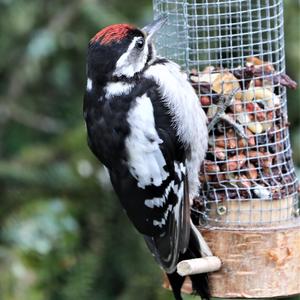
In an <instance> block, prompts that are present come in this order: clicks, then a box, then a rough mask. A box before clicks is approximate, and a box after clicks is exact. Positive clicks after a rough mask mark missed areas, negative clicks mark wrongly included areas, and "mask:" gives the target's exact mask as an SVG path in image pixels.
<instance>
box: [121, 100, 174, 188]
mask: <svg viewBox="0 0 300 300" xmlns="http://www.w3.org/2000/svg"><path fill="white" fill-rule="evenodd" d="M128 122H129V126H130V135H129V136H128V137H127V139H126V141H125V145H126V149H127V153H128V165H129V171H130V173H131V175H132V176H133V177H134V178H135V179H136V180H137V181H138V187H140V188H145V187H146V186H148V185H151V184H153V185H155V186H159V185H161V184H162V182H163V181H164V180H165V179H166V178H167V177H168V175H169V174H168V173H167V172H166V171H165V170H164V166H165V165H166V161H165V158H164V156H163V154H162V152H161V150H160V148H159V144H161V143H162V142H163V141H162V140H161V139H160V138H159V136H158V133H157V131H156V129H155V122H154V115H153V107H152V103H151V100H150V99H149V97H147V96H146V95H144V96H142V97H137V98H136V105H135V106H134V107H133V108H132V109H131V110H130V111H129V113H128Z"/></svg>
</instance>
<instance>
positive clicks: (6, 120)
mask: <svg viewBox="0 0 300 300" xmlns="http://www.w3.org/2000/svg"><path fill="white" fill-rule="evenodd" d="M284 3H285V14H286V20H287V21H286V24H285V32H286V54H287V73H288V74H289V75H290V76H291V77H292V78H294V79H296V80H297V81H298V82H300V51H299V49H300V44H299V41H300V36H299V28H300V26H299V25H300V24H299V18H300V4H299V1H294V0H285V1H284ZM151 5H152V3H151V1H150V0H139V1H136V0H127V1H121V0H110V1H104V0H102V1H101V0H98V1H97V0H73V1H69V0H61V1H46V0H0V33H1V34H0V57H1V59H0V91H1V92H0V299H3V300H85V299H89V300H96V299H101V300H136V299H143V300H150V299H151V300H163V299H164V300H167V299H172V297H171V294H170V293H169V292H168V291H165V290H163V289H161V288H160V286H161V272H160V270H159V269H158V267H157V266H156V264H155V263H154V262H153V259H152V257H151V255H150V254H149V253H148V251H147V250H146V248H145V245H144V242H143V240H142V239H141V238H140V237H139V236H138V234H137V232H136V231H135V230H134V229H133V228H132V226H131V225H130V224H129V221H128V220H127V218H126V217H125V216H124V214H123V212H122V210H121V208H120V205H119V203H118V201H117V199H116V197H115V196H114V194H113V193H112V190H111V187H110V185H109V183H108V178H107V174H106V173H105V171H104V170H103V168H102V167H101V166H100V165H99V163H98V162H97V161H96V160H95V159H94V157H93V156H92V154H91V153H90V152H89V150H88V148H87V145H86V137H85V128H84V124H83V120H82V96H83V91H84V89H85V84H86V78H85V52H86V46H87V43H88V40H89V38H90V37H91V36H92V35H94V34H95V32H97V31H98V30H99V28H102V27H103V26H105V25H108V24H110V23H115V22H118V23H120V22H130V23H136V24H138V25H143V24H145V23H147V22H148V21H150V19H151V17H152V6H151ZM299 96H300V95H299V90H298V91H293V92H292V91H289V119H290V121H291V135H292V144H293V149H294V161H295V163H296V164H297V166H298V168H299V166H300V112H299V111H300V97H299Z"/></svg>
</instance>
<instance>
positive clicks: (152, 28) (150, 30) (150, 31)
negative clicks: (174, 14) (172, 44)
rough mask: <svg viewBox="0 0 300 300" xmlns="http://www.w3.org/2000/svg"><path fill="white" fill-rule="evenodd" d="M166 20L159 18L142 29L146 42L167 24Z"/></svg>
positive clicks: (165, 18)
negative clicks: (145, 35)
mask: <svg viewBox="0 0 300 300" xmlns="http://www.w3.org/2000/svg"><path fill="white" fill-rule="evenodd" d="M167 19H168V18H167V17H161V18H159V19H157V20H155V21H153V22H152V23H150V24H149V25H147V26H145V27H144V28H143V29H142V30H143V31H144V32H145V33H146V34H147V39H148V40H151V39H152V37H153V35H154V34H155V33H156V32H157V31H158V30H159V29H160V28H161V27H162V26H163V25H164V24H165V23H166V22H167Z"/></svg>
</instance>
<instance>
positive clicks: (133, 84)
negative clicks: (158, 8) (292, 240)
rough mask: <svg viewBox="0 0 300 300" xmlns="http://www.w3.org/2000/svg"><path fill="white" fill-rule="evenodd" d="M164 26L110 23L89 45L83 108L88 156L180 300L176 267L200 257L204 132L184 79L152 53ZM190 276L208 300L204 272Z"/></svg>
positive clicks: (204, 123) (195, 101)
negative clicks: (197, 207)
mask: <svg viewBox="0 0 300 300" xmlns="http://www.w3.org/2000/svg"><path fill="white" fill-rule="evenodd" d="M165 22H166V18H161V19H158V20H156V21H154V22H152V23H151V24H150V25H148V26H146V27H144V28H143V29H139V28H137V27H135V26H132V25H128V24H115V25H110V26H108V27H106V28H104V29H102V30H101V31H99V32H98V33H97V34H96V35H95V36H94V37H93V38H92V39H91V40H90V42H89V46H88V52H87V86H86V91H85V96H84V105H83V110H84V118H85V122H86V128H87V136H88V145H89V147H90V149H91V151H92V152H93V153H94V155H95V156H96V157H97V158H98V159H99V160H100V161H101V162H102V163H103V164H104V166H105V167H106V168H107V169H108V171H109V175H110V179H111V182H112V185H113V188H114V190H115V192H116V194H117V196H118V198H119V199H120V202H121V204H122V206H123V208H124V210H125V212H126V213H127V215H128V217H129V219H130V220H131V222H132V223H133V225H134V226H135V228H136V229H137V230H138V231H139V232H140V233H141V234H142V235H143V237H144V239H145V241H146V244H147V246H148V247H149V249H150V251H151V252H152V254H153V255H154V257H155V259H156V261H157V262H158V264H159V265H160V266H161V267H162V268H163V269H164V271H165V272H166V273H167V276H168V278H169V281H170V284H171V287H172V290H173V294H174V296H175V299H176V300H182V297H181V294H180V290H181V287H182V284H183V281H184V278H183V277H181V276H179V275H178V274H177V272H176V265H177V263H178V262H179V261H181V260H183V259H190V258H196V257H200V256H201V253H200V243H199V233H198V231H197V230H196V228H195V226H194V224H193V223H192V221H191V217H190V201H191V200H192V199H193V198H194V197H195V196H196V195H198V193H199V180H198V170H199V167H200V164H201V162H202V161H203V159H204V156H205V153H206V149H207V143H208V141H207V140H208V133H207V118H206V115H205V113H204V111H203V110H202V108H201V106H200V104H199V100H198V97H197V95H196V94H195V91H194V90H193V88H192V86H191V85H190V83H189V82H188V79H187V76H186V75H185V74H184V73H183V72H182V71H181V70H180V67H179V66H178V65H177V64H176V63H174V62H172V61H170V60H168V59H166V58H163V57H160V56H158V55H156V51H155V48H154V45H153V36H154V33H155V32H157V31H158V30H159V29H160V28H161V27H162V25H163V24H164V23H165ZM190 278H191V280H192V284H193V290H194V292H195V293H197V294H199V295H200V296H201V297H202V298H204V299H208V298H209V292H208V287H207V275H206V274H199V275H192V276H190Z"/></svg>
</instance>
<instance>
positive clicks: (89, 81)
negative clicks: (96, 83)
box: [86, 78, 93, 92]
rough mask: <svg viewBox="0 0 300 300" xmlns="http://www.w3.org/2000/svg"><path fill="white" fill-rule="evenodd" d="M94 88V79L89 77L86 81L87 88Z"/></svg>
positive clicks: (88, 89) (89, 89)
mask: <svg viewBox="0 0 300 300" xmlns="http://www.w3.org/2000/svg"><path fill="white" fill-rule="evenodd" d="M92 89H93V81H92V79H90V78H88V79H87V83H86V90H87V91H88V92H90V91H91V90H92Z"/></svg>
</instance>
